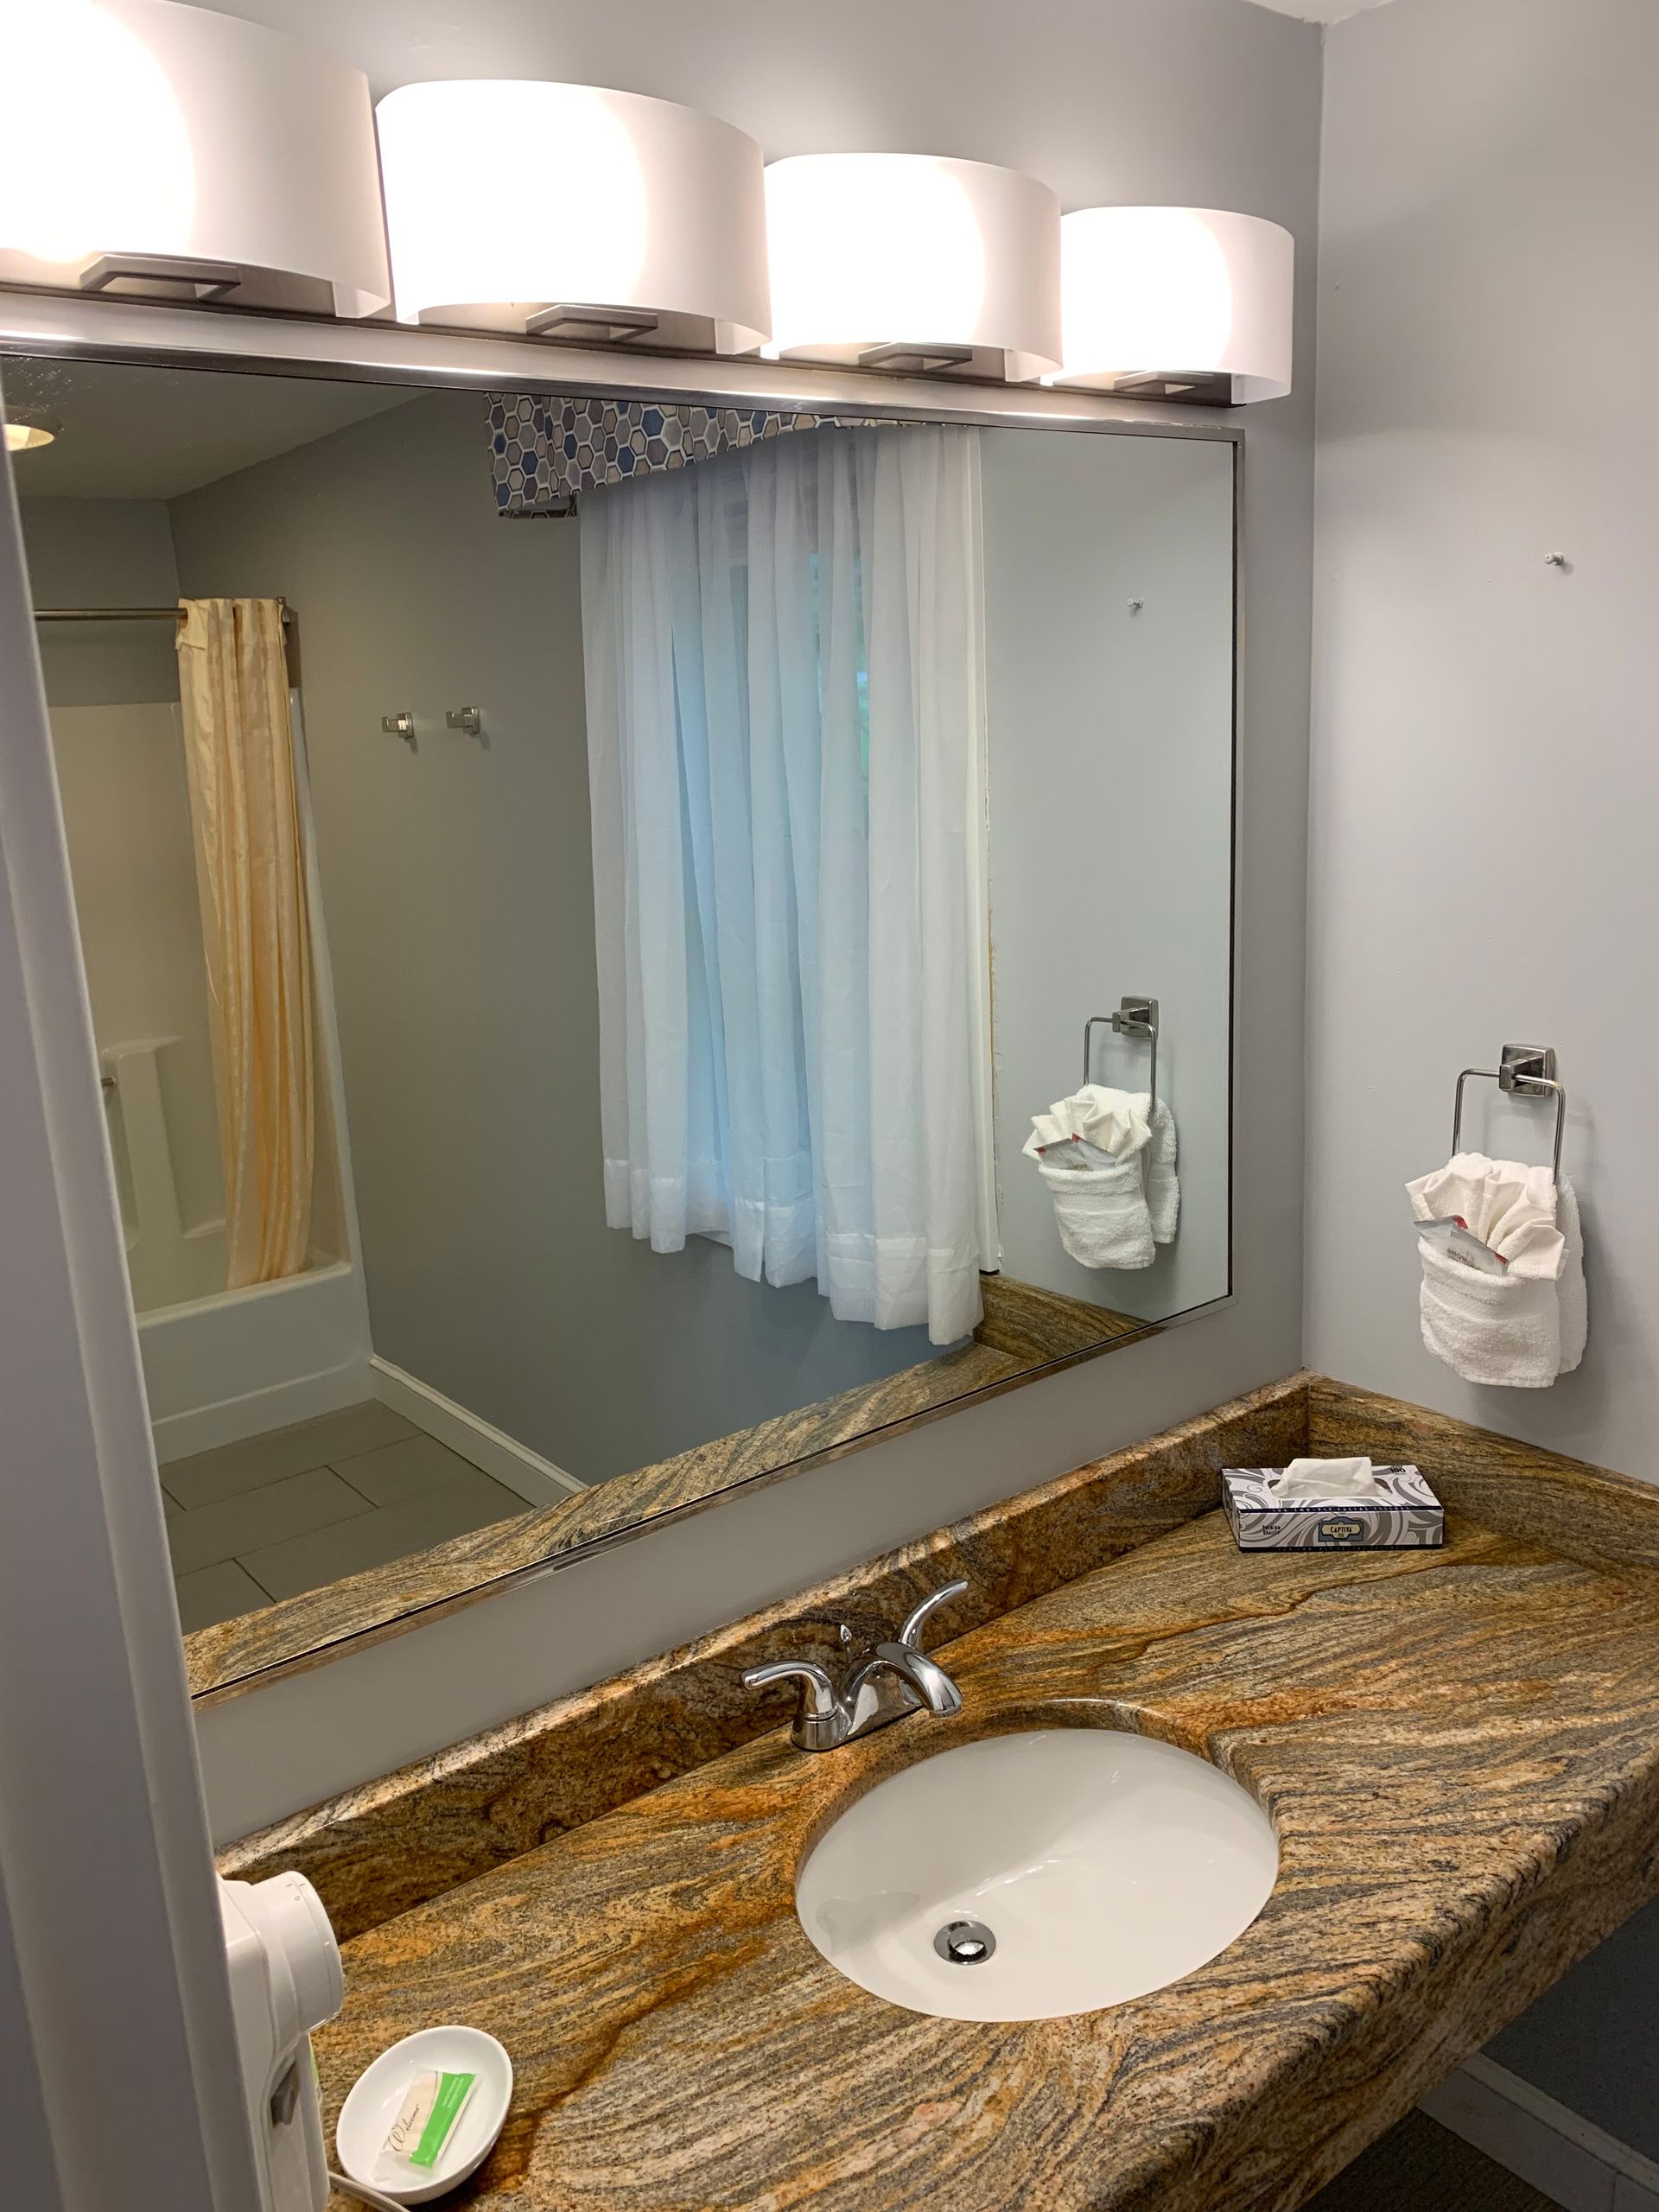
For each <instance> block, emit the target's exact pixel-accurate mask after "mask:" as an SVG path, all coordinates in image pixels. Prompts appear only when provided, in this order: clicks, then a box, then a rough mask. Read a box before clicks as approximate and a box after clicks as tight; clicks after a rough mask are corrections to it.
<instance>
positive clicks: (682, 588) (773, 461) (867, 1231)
mask: <svg viewBox="0 0 1659 2212" xmlns="http://www.w3.org/2000/svg"><path fill="white" fill-rule="evenodd" d="M581 532H582V622H583V637H584V648H585V659H586V669H587V690H588V759H589V770H590V782H591V792H592V804H593V832H594V902H595V912H596V919H597V925H598V960H599V987H600V988H599V997H600V1050H601V1122H602V1135H603V1145H604V1156H605V1200H606V1217H607V1221H608V1222H609V1223H610V1224H611V1225H612V1226H613V1227H614V1228H631V1229H632V1232H633V1234H634V1235H635V1236H638V1237H640V1238H649V1240H650V1242H651V1244H652V1248H653V1249H655V1250H658V1251H677V1250H678V1249H680V1248H681V1247H682V1246H683V1243H684V1241H685V1239H686V1237H687V1236H688V1235H701V1236H715V1237H719V1238H722V1239H726V1240H728V1241H729V1243H730V1244H731V1246H732V1249H733V1254H734V1259H735V1262H736V1266H737V1269H738V1272H739V1273H740V1274H743V1275H745V1276H747V1277H749V1278H750V1279H751V1280H753V1281H760V1280H764V1281H767V1282H769V1283H772V1284H778V1285H781V1284H786V1283H794V1282H803V1281H808V1280H810V1279H812V1278H816V1279H817V1284H818V1287H819V1289H820V1290H821V1291H822V1292H823V1294H824V1295H825V1296H827V1297H828V1299H829V1302H830V1306H831V1310H832V1311H833V1312H834V1313H835V1314H836V1316H837V1317H838V1318H839V1319H843V1320H855V1321H864V1322H868V1323H872V1324H874V1326H876V1327H877V1328H882V1329H891V1328H902V1327H906V1326H911V1325H918V1324H922V1323H925V1325H926V1327H927V1330H928V1333H929V1336H930V1338H931V1341H932V1342H934V1343H936V1344H949V1343H952V1342H954V1341H956V1340H957V1338H961V1337H963V1336H965V1335H966V1334H968V1332H969V1331H970V1330H971V1329H972V1328H973V1326H974V1325H975V1323H976V1321H977V1320H978V1319H979V1318H980V1313H981V1306H980V1298H979V1269H980V1267H981V1265H982V1264H983V1265H986V1266H988V1267H995V1264H996V1262H995V1192H994V1185H993V1182H992V1171H991V1166H990V1057H989V1014H988V917H987V908H986V887H985V869H984V807H985V801H984V718H985V703H984V702H985V686H984V673H983V669H984V641H983V617H982V557H981V526H980V488H979V442H978V434H977V433H976V431H974V430H971V429H957V428H933V427H926V428H909V427H906V428H905V429H895V430H856V431H855V430H846V431H830V432H824V433H820V434H818V435H813V436H803V435H793V436H787V437H780V438H778V439H776V440H772V441H768V442H766V443H765V444H761V445H756V446H754V447H752V448H749V449H748V450H747V452H746V453H744V454H741V455H735V456H732V457H730V458H728V459H726V460H722V461H712V462H709V463H705V464H702V465H700V466H698V467H690V468H683V469H678V470H675V471H672V472H671V473H668V474H662V475H658V476H653V477H651V478H649V479H646V480H642V481H641V482H639V483H638V484H634V485H627V486H619V487H617V488H616V489H614V490H610V491H607V492H603V493H596V494H589V495H588V496H586V497H585V498H584V499H583V501H582V520H581Z"/></svg>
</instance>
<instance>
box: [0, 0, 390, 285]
mask: <svg viewBox="0 0 1659 2212" xmlns="http://www.w3.org/2000/svg"><path fill="white" fill-rule="evenodd" d="M6 20H7V29H6V50H5V59H6V65H7V73H8V81H9V82H10V83H11V84H12V85H13V86H15V87H16V94H15V97H14V98H13V99H12V100H11V101H10V104H9V112H8V114H7V118H6V125H5V129H4V130H3V132H0V283H11V284H28V285H35V286H45V287H49V288H52V289H68V290H80V291H92V292H101V293H109V294H113V295H117V296H127V297H137V298H143V299H149V300H186V301H190V302H204V301H216V300H228V301H231V302H234V303H235V304H236V305H237V306H238V307H257V308H296V309H299V310H302V311H304V312H308V313H322V314H328V315H346V316H360V315H372V314H374V313H375V312H376V311H377V310H378V308H383V307H385V305H386V303H387V302H388V301H389V299H390V298H391V281H390V278H389V277H388V274H387V269H386V251H385V232H384V228H383V224H382V219H381V212H380V185H379V177H378V172H377V169H376V165H375V149H374V118H373V112H372V108H371V105H370V101H369V85H368V79H367V78H366V77H365V76H364V75H363V73H362V72H361V71H360V70H357V69H353V68H349V67H347V66H346V64H345V63H344V62H342V61H337V60H334V59H333V58H332V57H331V56H329V55H327V54H316V53H313V52H312V51H311V49H310V48H308V47H305V46H302V45H300V44H299V43H298V42H297V41H295V40H293V39H290V38H287V37H285V36H283V34H282V33H280V32H277V31H272V30H267V29H264V26H263V25H261V24H257V23H246V22H240V21H239V20H238V19H237V18H235V17H233V16H221V15H217V14H213V13H212V12H211V11H209V10H207V9H203V8H191V7H184V6H180V5H176V4H175V0H52V4H51V5H50V6H49V7H29V8H18V9H16V10H8V11H7V19H6Z"/></svg>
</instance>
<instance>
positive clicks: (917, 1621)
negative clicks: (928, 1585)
mask: <svg viewBox="0 0 1659 2212" xmlns="http://www.w3.org/2000/svg"><path fill="white" fill-rule="evenodd" d="M967 1587H968V1585H967V1584H966V1583H965V1582H947V1583H946V1584H945V1585H944V1588H943V1589H942V1590H935V1591H933V1592H931V1595H930V1596H928V1597H925V1598H924V1599H922V1601H921V1603H920V1605H917V1606H914V1607H913V1608H912V1611H911V1614H910V1618H908V1619H907V1620H906V1623H905V1624H904V1626H903V1627H902V1628H901V1629H900V1630H899V1643H901V1644H903V1645H904V1647H905V1649H906V1650H908V1651H919V1650H920V1649H921V1648H922V1646H921V1641H920V1639H921V1633H922V1623H923V1622H924V1621H925V1620H926V1619H927V1618H928V1616H929V1615H930V1614H931V1613H935V1612H937V1611H938V1609H939V1607H940V1606H941V1605H949V1604H950V1600H951V1599H953V1598H960V1597H961V1596H962V1594H963V1591H965V1590H966V1589H967Z"/></svg>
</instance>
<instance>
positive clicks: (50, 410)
mask: <svg viewBox="0 0 1659 2212" xmlns="http://www.w3.org/2000/svg"><path fill="white" fill-rule="evenodd" d="M0 390H3V391H4V394H5V398H6V404H7V406H8V409H9V410H11V411H12V412H14V413H21V412H24V411H35V412H39V413H41V414H45V415H49V416H54V418H55V419H56V420H57V421H58V422H59V423H61V425H62V429H61V430H60V433H59V435H58V436H57V438H56V439H55V440H54V442H53V443H52V444H51V445H49V446H40V447H37V448H35V449H34V450H33V451H32V452H28V453H19V454H13V455H12V469H13V473H14V474H15V477H16V485H17V491H18V495H19V497H20V498H22V499H176V498H177V497H178V496H179V494H180V493H184V492H194V491H195V490H196V489H197V488H198V487H199V486H201V485H203V484H213V483H215V482H217V481H218V480H219V478H220V477H221V476H230V475H233V474H235V472H236V471H237V470H238V469H239V468H249V467H252V465H253V464H254V462H255V461H269V460H270V458H271V456H272V455H273V454H279V453H289V452H291V451H292V450H293V448H295V447H296V446H304V445H309V444H310V443H311V442H312V440H313V439H314V438H321V437H326V436H327V435H328V433H329V432H330V431H331V430H338V429H344V427H345V426H346V423H360V422H361V421H362V420H363V419H364V417H365V416H369V415H380V414H384V413H385V410H387V409H388V408H391V407H402V406H404V405H406V404H407V403H408V402H409V401H410V400H411V399H413V398H415V397H416V393H414V392H413V391H409V390H408V389H407V388H405V387H404V386H401V385H393V386H387V385H368V384H324V383H321V382H319V381H317V380H315V379H314V378H306V377H265V376H225V375H217V374H213V373H210V372H203V371H201V370H200V369H192V370H178V369H152V368H131V367H125V366H122V367H116V366H113V365H110V364H108V363H105V362H94V361H51V360H27V361H25V360H7V361H0Z"/></svg>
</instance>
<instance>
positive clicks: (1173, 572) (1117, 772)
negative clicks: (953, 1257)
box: [982, 430, 1233, 1319]
mask: <svg viewBox="0 0 1659 2212" xmlns="http://www.w3.org/2000/svg"><path fill="white" fill-rule="evenodd" d="M982 455H983V463H982V474H983V479H984V505H985V630H986V639H985V657H986V673H987V684H988V695H989V723H990V741H989V742H990V790H991V805H990V820H991V830H990V846H991V942H992V947H993V952H994V969H995V1043H996V1115H995V1124H996V1166H997V1185H998V1192H999V1195H1000V1201H1001V1203H1000V1218H1001V1230H1002V1267H1003V1271H1004V1273H1005V1274H1010V1275H1013V1276H1015V1277H1017V1278H1018V1279H1019V1280H1020V1281H1022V1282H1035V1283H1041V1284H1042V1285H1043V1287H1045V1288H1046V1289H1048V1290H1058V1291H1063V1292H1064V1293H1065V1294H1066V1295H1067V1296H1069V1297H1072V1298H1082V1299H1088V1300H1093V1301H1094V1302H1096V1303H1097V1304H1100V1305H1104V1306H1115V1307H1116V1308H1117V1309H1118V1310H1119V1311H1120V1312H1122V1313H1135V1314H1139V1315H1141V1316H1142V1317H1144V1318H1146V1319H1163V1318H1164V1317H1165V1316H1166V1315H1167V1314H1171V1313H1181V1312H1182V1311H1183V1310H1184V1309H1185V1308H1186V1307H1188V1306H1198V1305H1202V1304H1203V1303H1204V1301H1205V1300H1206V1299H1211V1298H1224V1297H1225V1296H1226V1294H1227V1166H1228V1162H1227V1124H1228V1114H1229V1107H1230V1092H1229V1088H1228V1080H1227V1077H1228V1047H1229V1037H1228V1000H1229V993H1230V986H1231V982H1232V900H1231V869H1230V848H1231V839H1232V750H1233V744H1232V739H1233V451H1232V448H1231V447H1230V446H1227V445H1206V444H1203V443H1200V442H1197V441H1192V442H1177V441H1175V440H1172V439H1164V438H1159V439H1153V438H1110V437H1093V436H1090V435H1084V434H1077V435H1071V436H1043V435H1038V434H1036V433H1033V432H1029V431H1018V430H997V431H991V432H988V433H987V434H986V435H985V437H984V441H983V448H982ZM1133 600H1139V601H1141V606H1140V608H1139V611H1138V612H1135V611H1132V609H1131V606H1130V602H1131V601H1133ZM1130 991H1139V992H1144V993H1146V994H1147V995H1148V996H1151V997H1154V998H1156V999H1157V1000H1158V1001H1159V1007H1160V1026H1161V1030H1162V1033H1161V1035H1160V1038H1159V1040H1158V1088H1159V1090H1160V1094H1161V1096H1163V1097H1164V1098H1165V1099H1166V1100H1167V1101H1168V1103H1169V1104H1170V1107H1171V1109H1172V1110H1173V1113H1174V1115H1175V1118H1176V1128H1177V1137H1178V1142H1179V1173H1180V1184H1181V1210H1180V1219H1179V1229H1178V1231H1177V1235H1176V1238H1175V1242H1174V1243H1173V1244H1168V1245H1165V1246H1162V1247H1161V1248H1160V1249H1159V1251H1158V1253H1157V1255H1156V1256H1155V1258H1154V1261H1153V1263H1152V1265H1151V1266H1150V1267H1149V1268H1135V1269H1125V1268H1085V1267H1082V1266H1080V1265H1079V1264H1078V1262H1077V1261H1076V1260H1073V1259H1071V1258H1070V1257H1069V1256H1068V1255H1067V1254H1066V1252H1065V1249H1064V1247H1063V1246H1062V1244H1061V1243H1060V1236H1059V1231H1058V1229H1057V1228H1056V1226H1055V1224H1054V1207H1053V1203H1052V1199H1051V1198H1050V1195H1049V1192H1048V1186H1047V1185H1046V1184H1045V1183H1044V1182H1043V1180H1042V1179H1041V1177H1040V1175H1039V1173H1038V1170H1037V1167H1036V1165H1035V1163H1034V1162H1033V1161H1032V1160H1027V1159H1026V1158H1025V1157H1024V1155H1023V1153H1022V1150H1021V1147H1023V1146H1024V1144H1025V1142H1026V1141H1027V1138H1028V1137H1029V1136H1030V1135H1031V1117H1032V1116H1033V1114H1037V1113H1041V1112H1043V1111H1044V1110H1045V1109H1046V1108H1047V1107H1048V1106H1049V1105H1050V1104H1052V1102H1053V1101H1054V1100H1055V1099H1057V1098H1058V1097H1061V1096H1064V1095H1065V1093H1067V1092H1069V1091H1071V1090H1074V1089H1075V1088H1076V1086H1077V1082H1078V1079H1079V1077H1080V1076H1081V1073H1082V1038H1083V1025H1084V1020H1086V1019H1087V1017H1088V1016H1089V1015H1090V1014H1102V1013H1109V1011H1110V1010H1111V1009H1112V1008H1113V1007H1116V1004H1117V1002H1118V1001H1119V1000H1120V999H1121V998H1122V997H1123V995H1125V993H1126V992H1130ZM1093 1045H1094V1051H1093V1057H1092V1062H1091V1065H1092V1067H1093V1070H1094V1076H1095V1079H1096V1081H1097V1082H1100V1083H1103V1084H1116V1085H1117V1086H1118V1087H1120V1088H1122V1089H1124V1090H1145V1089H1146V1087H1147V1077H1148V1074H1149V1071H1150V1057H1149V1052H1148V1048H1147V1046H1146V1045H1145V1044H1144V1043H1142V1042H1140V1041H1138V1040H1136V1039H1130V1038H1119V1037H1117V1036H1115V1035H1114V1034H1113V1033H1112V1032H1111V1031H1109V1030H1107V1029H1096V1031H1095V1033H1094V1039H1093Z"/></svg>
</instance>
